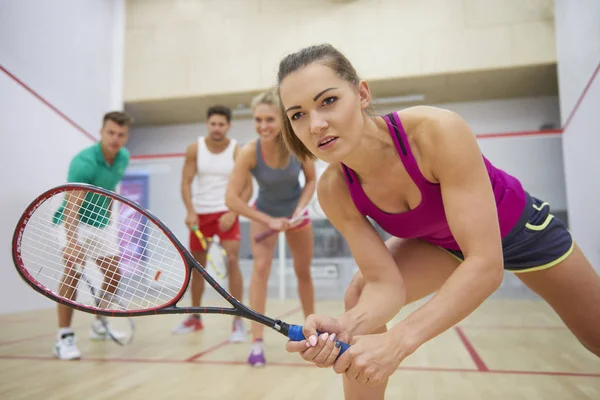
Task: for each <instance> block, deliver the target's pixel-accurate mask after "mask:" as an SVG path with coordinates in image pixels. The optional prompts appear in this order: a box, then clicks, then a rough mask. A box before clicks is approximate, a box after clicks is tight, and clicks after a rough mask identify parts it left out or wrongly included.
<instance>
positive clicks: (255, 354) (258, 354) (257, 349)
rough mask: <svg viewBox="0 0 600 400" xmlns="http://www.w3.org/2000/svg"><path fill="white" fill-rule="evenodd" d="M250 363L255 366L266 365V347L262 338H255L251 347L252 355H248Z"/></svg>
mask: <svg viewBox="0 0 600 400" xmlns="http://www.w3.org/2000/svg"><path fill="white" fill-rule="evenodd" d="M248 364H250V365H251V366H253V367H264V366H265V364H266V360H265V349H264V345H263V341H262V339H258V340H255V341H254V343H252V347H251V348H250V355H249V356H248Z"/></svg>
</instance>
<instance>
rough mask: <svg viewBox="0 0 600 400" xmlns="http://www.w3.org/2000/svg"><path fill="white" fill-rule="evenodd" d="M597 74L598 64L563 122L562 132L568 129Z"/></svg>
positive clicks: (599, 64)
mask: <svg viewBox="0 0 600 400" xmlns="http://www.w3.org/2000/svg"><path fill="white" fill-rule="evenodd" d="M598 72H600V63H598V65H597V66H596V69H595V70H594V72H593V73H592V76H591V77H590V79H589V80H588V83H587V85H585V89H583V92H581V94H580V95H579V98H578V99H577V103H575V107H573V109H572V110H571V113H570V114H569V118H567V120H566V121H565V124H564V125H563V131H565V132H566V130H567V128H568V127H569V124H570V123H571V120H572V119H573V117H574V116H575V113H576V112H577V110H578V109H579V106H580V105H581V102H582V101H583V99H584V98H585V95H586V94H587V92H588V90H590V86H592V83H593V82H594V80H595V79H596V76H597V75H598Z"/></svg>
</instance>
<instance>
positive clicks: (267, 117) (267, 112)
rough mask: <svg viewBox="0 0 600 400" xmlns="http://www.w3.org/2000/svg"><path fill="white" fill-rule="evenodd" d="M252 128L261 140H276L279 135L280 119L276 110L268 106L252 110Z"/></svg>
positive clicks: (263, 105)
mask: <svg viewBox="0 0 600 400" xmlns="http://www.w3.org/2000/svg"><path fill="white" fill-rule="evenodd" d="M254 126H255V128H256V133H258V134H259V135H260V138H261V139H262V140H264V141H272V140H276V139H277V138H278V137H279V135H280V133H281V119H280V117H279V113H278V112H277V109H276V108H275V107H274V106H272V105H270V104H259V105H257V106H256V107H255V108H254Z"/></svg>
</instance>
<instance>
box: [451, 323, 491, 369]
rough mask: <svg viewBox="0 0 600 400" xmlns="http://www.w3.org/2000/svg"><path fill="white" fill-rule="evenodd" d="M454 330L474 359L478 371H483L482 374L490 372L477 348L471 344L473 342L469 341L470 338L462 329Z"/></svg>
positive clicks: (456, 328)
mask: <svg viewBox="0 0 600 400" xmlns="http://www.w3.org/2000/svg"><path fill="white" fill-rule="evenodd" d="M454 330H455V331H456V333H457V334H458V337H459V338H460V340H461V341H462V343H463V344H464V345H465V347H466V348H467V351H468V352H469V355H470V356H471V358H472V359H473V362H474V363H475V366H477V370H478V371H482V372H487V371H489V369H488V367H487V365H485V363H484V362H483V360H482V359H481V357H479V354H478V353H477V350H475V347H474V346H473V345H472V344H471V341H470V340H469V338H468V337H467V335H465V333H464V332H463V330H462V329H461V328H460V327H458V326H455V327H454Z"/></svg>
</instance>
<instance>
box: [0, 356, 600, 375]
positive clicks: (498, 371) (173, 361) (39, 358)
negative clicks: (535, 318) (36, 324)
mask: <svg viewBox="0 0 600 400" xmlns="http://www.w3.org/2000/svg"><path fill="white" fill-rule="evenodd" d="M0 360H16V361H50V362H57V363H60V364H61V365H63V364H64V361H59V360H58V359H56V358H54V357H51V356H15V355H0ZM77 362H93V363H98V362H103V363H138V364H188V365H193V364H205V365H218V366H240V367H244V368H247V367H248V365H247V364H246V362H244V361H217V360H198V361H194V362H192V363H190V362H187V361H185V360H180V359H168V358H158V359H151V358H97V357H84V358H82V359H81V360H77V361H71V363H77ZM269 365H272V366H277V367H292V368H296V367H313V365H312V364H310V363H293V362H269ZM315 368H316V367H315ZM398 370H402V371H414V372H451V373H452V372H454V373H465V372H469V373H484V374H507V375H538V376H568V377H580V378H600V373H586V372H561V371H523V370H502V369H490V370H486V371H480V370H477V369H473V368H471V369H469V368H450V367H418V366H414V367H403V366H401V367H399V368H398Z"/></svg>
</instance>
